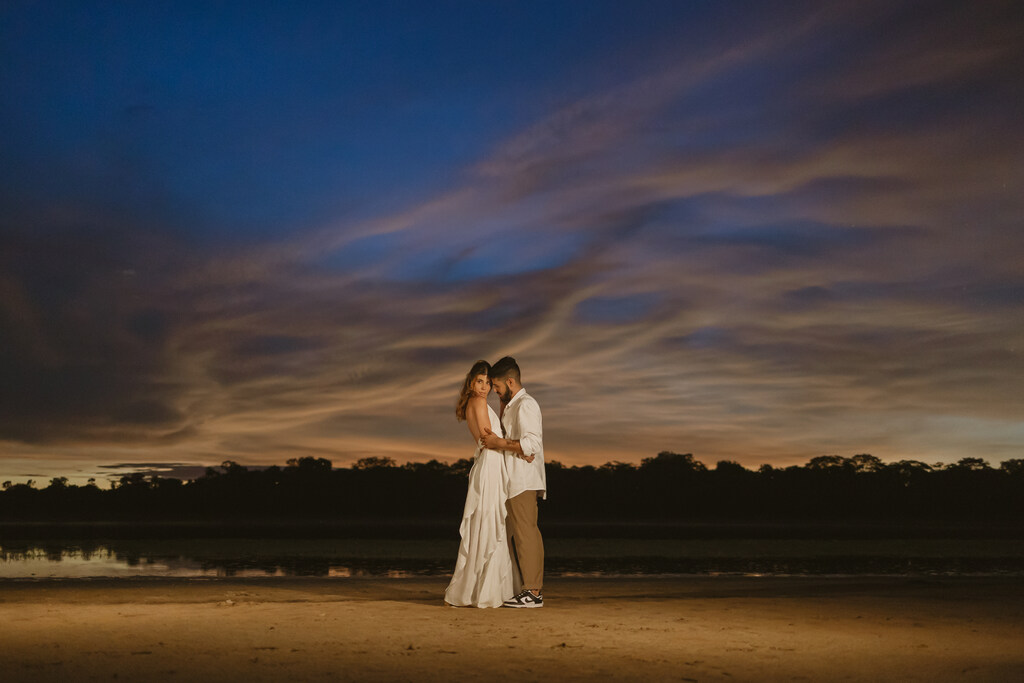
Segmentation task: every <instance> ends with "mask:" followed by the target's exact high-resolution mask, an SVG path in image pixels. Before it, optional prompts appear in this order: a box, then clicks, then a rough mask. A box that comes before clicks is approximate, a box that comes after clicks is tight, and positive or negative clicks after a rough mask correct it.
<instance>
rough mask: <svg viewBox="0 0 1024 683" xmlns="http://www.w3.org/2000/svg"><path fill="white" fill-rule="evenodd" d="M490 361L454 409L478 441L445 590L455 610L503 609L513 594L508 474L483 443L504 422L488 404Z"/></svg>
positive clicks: (472, 375)
mask: <svg viewBox="0 0 1024 683" xmlns="http://www.w3.org/2000/svg"><path fill="white" fill-rule="evenodd" d="M490 369H491V366H490V364H489V363H488V362H487V361H483V360H478V361H477V362H476V363H474V364H473V367H472V369H470V371H469V373H468V374H467V375H466V381H465V382H464V383H463V385H462V392H461V393H460V394H459V402H458V404H457V405H456V407H455V417H456V418H458V420H459V421H462V420H465V421H466V425H467V426H468V427H469V432H470V434H472V435H473V441H475V442H476V443H477V449H476V453H475V454H474V459H473V467H472V468H471V469H470V470H469V490H468V491H467V493H466V507H465V509H464V510H463V513H462V525H461V526H460V527H459V533H460V534H461V536H462V542H461V543H460V544H459V557H458V559H457V560H456V562H455V573H454V574H453V575H452V580H451V583H449V584H448V589H447V590H446V591H445V592H444V601H445V602H446V603H448V604H449V605H455V606H457V607H467V606H475V607H501V605H502V603H503V602H504V601H505V600H508V599H509V598H511V597H512V595H513V586H512V581H513V578H512V557H511V555H510V554H509V548H508V541H507V540H506V538H505V514H506V512H505V498H506V495H505V493H506V491H507V485H508V471H507V469H506V466H505V456H504V455H503V454H502V453H500V452H498V451H492V450H490V449H487V448H484V447H483V446H481V445H480V439H481V437H482V436H483V434H484V427H487V428H488V429H490V430H491V431H492V432H494V433H495V434H501V422H500V421H499V420H498V416H497V415H496V414H495V412H494V410H493V409H492V408H491V407H490V406H489V405H487V394H488V393H490V391H491V382H490V380H489V379H488V378H487V372H488V371H489V370H490Z"/></svg>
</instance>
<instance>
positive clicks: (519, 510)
mask: <svg viewBox="0 0 1024 683" xmlns="http://www.w3.org/2000/svg"><path fill="white" fill-rule="evenodd" d="M539 493H540V492H539V491H523V492H522V493H520V494H519V495H518V496H515V497H514V498H509V499H508V500H507V501H505V509H506V510H508V517H507V518H506V520H505V536H506V538H508V550H509V554H511V555H512V561H513V562H515V563H517V564H518V566H519V575H520V576H521V577H522V581H523V585H522V587H523V588H529V589H531V590H540V589H541V588H543V587H544V539H543V538H541V535H540V529H538V528H537V496H538V495H539Z"/></svg>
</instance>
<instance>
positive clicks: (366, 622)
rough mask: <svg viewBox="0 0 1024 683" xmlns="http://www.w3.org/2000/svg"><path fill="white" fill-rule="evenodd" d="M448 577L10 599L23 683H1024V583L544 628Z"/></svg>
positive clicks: (566, 587) (595, 619)
mask: <svg viewBox="0 0 1024 683" xmlns="http://www.w3.org/2000/svg"><path fill="white" fill-rule="evenodd" d="M446 584H447V580H446V579H444V578H408V579H379V578H362V577H359V578H345V579H324V578H317V577H303V578H247V579H199V580H196V579H145V580H142V581H132V580H130V579H127V580H126V579H106V580H103V579H87V580H59V581H46V580H40V581H26V582H22V581H2V582H0V624H4V627H3V628H0V657H3V661H4V663H5V675H4V679H5V680H6V681H29V680H31V681H47V680H68V679H70V680H112V679H114V678H117V679H120V680H132V681H157V680H183V681H185V680H198V681H206V680H209V681H214V680H217V681H221V680H226V681H234V680H238V681H243V680H244V681H280V680H366V681H385V680H427V681H443V680H444V681H447V680H453V679H454V680H513V679H514V680H555V681H560V680H578V681H583V680H594V679H607V680H622V681H627V680H628V681H633V680H636V681H639V680H677V681H678V680H690V681H694V680H696V681H725V680H728V681H765V680H772V681H773V680H780V681H781V680H793V679H805V680H863V681H868V680H908V681H947V680H948V681H952V680H958V681H961V680H969V681H1005V680H1014V679H1018V680H1019V679H1022V678H1024V652H1022V651H1021V648H1020V646H1019V645H1020V643H1021V642H1024V580H1022V579H1020V578H969V577H968V578H965V577H955V578H948V577H942V578H919V577H915V578H904V577H853V578H822V577H731V576H730V577H686V578H669V579H652V578H629V579H591V578H558V579H550V580H549V581H548V582H547V585H546V586H545V602H546V605H545V607H544V608H543V609H540V610H508V609H484V610H481V609H473V608H453V607H446V606H445V605H444V603H443V599H442V598H443V591H444V587H445V585H446Z"/></svg>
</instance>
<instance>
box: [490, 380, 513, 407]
mask: <svg viewBox="0 0 1024 683" xmlns="http://www.w3.org/2000/svg"><path fill="white" fill-rule="evenodd" d="M491 386H493V387H494V393H496V394H497V395H498V398H500V399H501V402H502V403H508V402H509V401H511V400H512V389H511V387H509V385H508V378H507V377H506V378H505V379H492V380H491Z"/></svg>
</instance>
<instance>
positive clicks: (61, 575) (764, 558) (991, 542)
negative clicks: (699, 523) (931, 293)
mask: <svg viewBox="0 0 1024 683" xmlns="http://www.w3.org/2000/svg"><path fill="white" fill-rule="evenodd" d="M457 550H458V543H457V541H454V540H449V539H422V540H416V539H367V538H356V539H294V540H290V539H252V538H212V539H108V540H104V539H92V540H88V541H76V540H47V541H39V542H35V541H18V542H8V543H5V544H3V545H0V578H4V579H29V580H31V579H66V578H92V577H95V578H101V577H103V578H119V577H123V578H131V577H184V578H199V577H268V576H269V577H273V576H289V577H295V576H316V577H359V576H372V577H385V578H386V577H395V578H401V577H409V576H444V575H448V574H450V573H451V570H452V567H453V566H454V563H455V556H456V552H457ZM545 559H546V561H545V565H546V566H545V571H546V574H547V576H549V577H559V576H593V577H616V576H686V575H740V576H830V575H836V576H840V575H841V576H851V575H852V576H873V575H893V576H914V575H943V576H1022V577H1024V540H1020V539H906V540H905V539H874V540H868V539H842V540H822V539H763V538H760V539H669V540H665V539H621V538H615V539H601V538H587V539H573V538H553V539H548V540H547V541H546V558H545Z"/></svg>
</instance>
